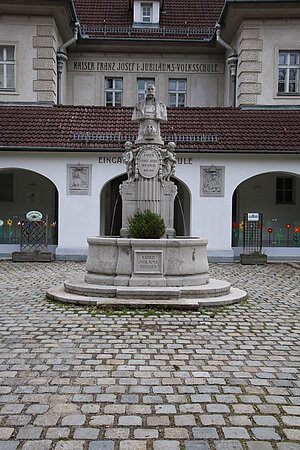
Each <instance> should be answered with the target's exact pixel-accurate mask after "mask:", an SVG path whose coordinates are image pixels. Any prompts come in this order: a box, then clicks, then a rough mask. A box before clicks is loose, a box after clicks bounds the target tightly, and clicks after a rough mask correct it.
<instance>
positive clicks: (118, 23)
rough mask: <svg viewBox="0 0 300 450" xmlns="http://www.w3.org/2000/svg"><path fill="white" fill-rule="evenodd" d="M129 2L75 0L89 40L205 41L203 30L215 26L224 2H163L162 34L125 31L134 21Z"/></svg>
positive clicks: (216, 0) (78, 14)
mask: <svg viewBox="0 0 300 450" xmlns="http://www.w3.org/2000/svg"><path fill="white" fill-rule="evenodd" d="M129 3H130V2H129V0H74V4H75V9H76V13H77V16H78V19H79V21H80V24H81V27H82V31H83V32H84V34H87V35H88V36H89V37H95V36H96V37H126V36H127V37H128V36H130V37H131V38H135V37H144V38H147V37H148V38H149V37H151V38H153V37H154V38H159V37H163V38H164V39H168V38H169V39H170V38H172V39H176V38H177V39H182V38H187V37H188V38H193V39H199V38H201V37H202V38H205V37H206V38H207V37H208V36H209V34H211V32H210V33H208V32H204V31H203V28H205V29H209V28H211V29H213V28H214V27H215V24H216V22H217V20H218V19H219V17H220V14H221V12H222V9H223V6H224V3H225V0H197V1H195V0H164V3H163V5H164V6H163V10H162V11H161V14H160V29H161V32H160V31H159V30H155V29H154V30H152V32H151V29H149V31H148V32H142V33H141V31H140V30H136V31H134V29H132V28H131V29H129V28H128V27H130V26H131V25H132V22H133V13H132V10H130V9H129ZM112 27H114V28H112ZM126 27H127V28H126ZM189 30H190V33H189Z"/></svg>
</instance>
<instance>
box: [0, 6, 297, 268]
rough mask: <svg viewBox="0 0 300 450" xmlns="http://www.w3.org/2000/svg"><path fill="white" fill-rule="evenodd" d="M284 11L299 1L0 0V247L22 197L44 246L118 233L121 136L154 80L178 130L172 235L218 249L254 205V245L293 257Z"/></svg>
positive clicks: (292, 78)
mask: <svg viewBox="0 0 300 450" xmlns="http://www.w3.org/2000/svg"><path fill="white" fill-rule="evenodd" d="M299 25H300V5H299V1H276V0H269V1H260V0H257V1H253V0H251V1H250V0H249V1H248V2H247V1H246V2H245V1H234V2H233V1H230V0H228V1H224V0H214V1H209V0H205V1H201V2H200V1H199V2H195V1H192V0H185V2H179V0H172V1H171V0H164V1H163V0H162V1H158V0H154V1H150V2H148V1H147V2H144V1H141V0H122V1H121V0H119V1H110V2H108V1H104V0H98V1H96V2H90V1H83V0H74V2H73V1H67V0H55V1H54V0H43V1H42V2H37V1H35V0H13V1H10V2H8V1H5V0H4V2H2V3H1V5H0V116H1V125H0V219H1V222H0V223H2V222H3V223H2V226H1V227H0V230H1V231H0V254H2V255H8V254H11V252H12V251H15V250H18V248H19V227H18V223H19V221H20V218H21V217H22V216H24V214H25V213H26V212H28V211H30V210H38V211H41V212H42V213H43V214H44V215H47V216H48V222H49V230H48V235H49V236H48V237H49V243H50V248H51V249H52V250H53V252H54V253H55V254H56V257H57V258H62V259H64V258H82V257H84V256H85V255H86V253H87V243H86V239H87V237H88V236H91V235H98V234H104V235H115V234H118V233H119V229H120V217H121V201H120V197H119V191H118V186H119V184H120V182H121V181H123V180H124V179H125V177H126V176H125V165H124V164H123V162H122V151H123V149H124V143H125V142H126V141H127V140H131V141H134V140H135V137H136V134H137V127H136V125H134V124H132V123H131V114H132V108H133V106H134V105H135V104H136V103H137V102H138V101H141V100H143V98H144V95H145V88H146V86H147V85H148V84H149V83H153V84H154V85H155V86H156V91H157V97H158V98H159V99H160V101H162V102H164V103H165V104H166V105H167V108H168V123H167V124H166V125H164V126H163V127H162V134H163V137H164V140H165V141H166V142H167V141H170V140H173V141H175V142H176V145H177V147H176V154H177V160H178V163H177V169H176V178H175V181H176V183H177V186H178V197H177V200H176V204H175V228H176V231H177V235H194V236H201V237H207V238H208V242H209V243H208V255H209V257H210V258H211V259H217V260H222V261H232V260H233V258H234V257H237V256H238V254H239V253H240V252H241V247H242V241H243V235H244V231H245V230H244V214H245V213H249V212H259V213H262V214H263V229H262V234H263V248H264V251H265V253H267V254H268V255H269V257H270V258H276V259H278V258H280V259H287V258H288V259H300V200H299V198H300V162H299V147H300V145H299V142H300V140H299V138H300V90H299V72H300V46H299V42H300V26H299Z"/></svg>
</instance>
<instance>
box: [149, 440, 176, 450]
mask: <svg viewBox="0 0 300 450" xmlns="http://www.w3.org/2000/svg"><path fill="white" fill-rule="evenodd" d="M153 450H180V444H179V442H178V441H168V440H166V439H164V440H163V441H154V442H153Z"/></svg>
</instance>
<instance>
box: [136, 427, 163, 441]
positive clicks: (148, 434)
mask: <svg viewBox="0 0 300 450" xmlns="http://www.w3.org/2000/svg"><path fill="white" fill-rule="evenodd" d="M134 438H135V439H157V438H158V431H157V430H152V429H150V428H149V429H142V428H139V429H138V430H134Z"/></svg>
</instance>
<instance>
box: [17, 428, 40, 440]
mask: <svg viewBox="0 0 300 450" xmlns="http://www.w3.org/2000/svg"><path fill="white" fill-rule="evenodd" d="M42 430H43V429H42V427H33V426H28V427H24V428H20V429H19V432H18V434H17V439H26V440H27V439H29V440H30V439H39V438H40V436H41V434H42Z"/></svg>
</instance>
